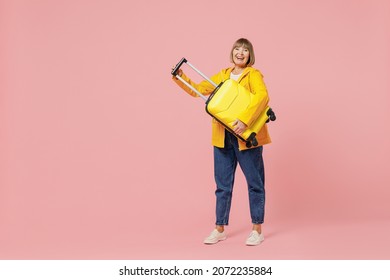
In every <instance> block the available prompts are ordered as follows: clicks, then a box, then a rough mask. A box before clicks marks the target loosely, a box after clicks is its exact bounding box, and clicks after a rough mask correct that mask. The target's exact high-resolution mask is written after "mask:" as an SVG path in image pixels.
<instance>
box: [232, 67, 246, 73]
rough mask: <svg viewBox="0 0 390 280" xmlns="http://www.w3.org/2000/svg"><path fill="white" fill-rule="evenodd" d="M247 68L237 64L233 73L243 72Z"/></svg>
mask: <svg viewBox="0 0 390 280" xmlns="http://www.w3.org/2000/svg"><path fill="white" fill-rule="evenodd" d="M245 68H246V66H244V67H241V66H238V65H236V66H234V68H233V70H232V72H233V74H241V73H242V72H243V71H244V70H245Z"/></svg>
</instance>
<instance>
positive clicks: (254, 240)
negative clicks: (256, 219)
mask: <svg viewBox="0 0 390 280" xmlns="http://www.w3.org/2000/svg"><path fill="white" fill-rule="evenodd" d="M263 241H264V235H263V234H262V233H258V232H257V230H252V232H251V234H249V236H248V239H247V240H246V245H248V246H255V245H259V244H260V243H261V242H263Z"/></svg>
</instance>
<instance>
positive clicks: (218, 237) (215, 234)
mask: <svg viewBox="0 0 390 280" xmlns="http://www.w3.org/2000/svg"><path fill="white" fill-rule="evenodd" d="M225 239H226V234H225V232H224V231H223V232H219V231H218V230H216V229H214V230H213V231H212V232H211V233H210V235H209V236H208V237H207V238H206V239H205V240H204V241H203V242H204V244H215V243H217V242H218V241H222V240H225Z"/></svg>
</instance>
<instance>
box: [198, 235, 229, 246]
mask: <svg viewBox="0 0 390 280" xmlns="http://www.w3.org/2000/svg"><path fill="white" fill-rule="evenodd" d="M224 240H226V236H225V237H223V238H220V239H218V240H217V241H215V242H206V241H203V243H204V244H207V245H213V244H217V243H218V242H219V241H224Z"/></svg>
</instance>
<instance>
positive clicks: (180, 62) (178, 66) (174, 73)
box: [171, 57, 187, 76]
mask: <svg viewBox="0 0 390 280" xmlns="http://www.w3.org/2000/svg"><path fill="white" fill-rule="evenodd" d="M183 63H187V59H185V58H184V57H183V58H182V59H181V60H180V61H179V63H178V64H176V66H175V68H173V70H172V72H171V74H172V75H173V76H176V75H177V71H178V70H179V69H180V67H181V66H182V65H183Z"/></svg>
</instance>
